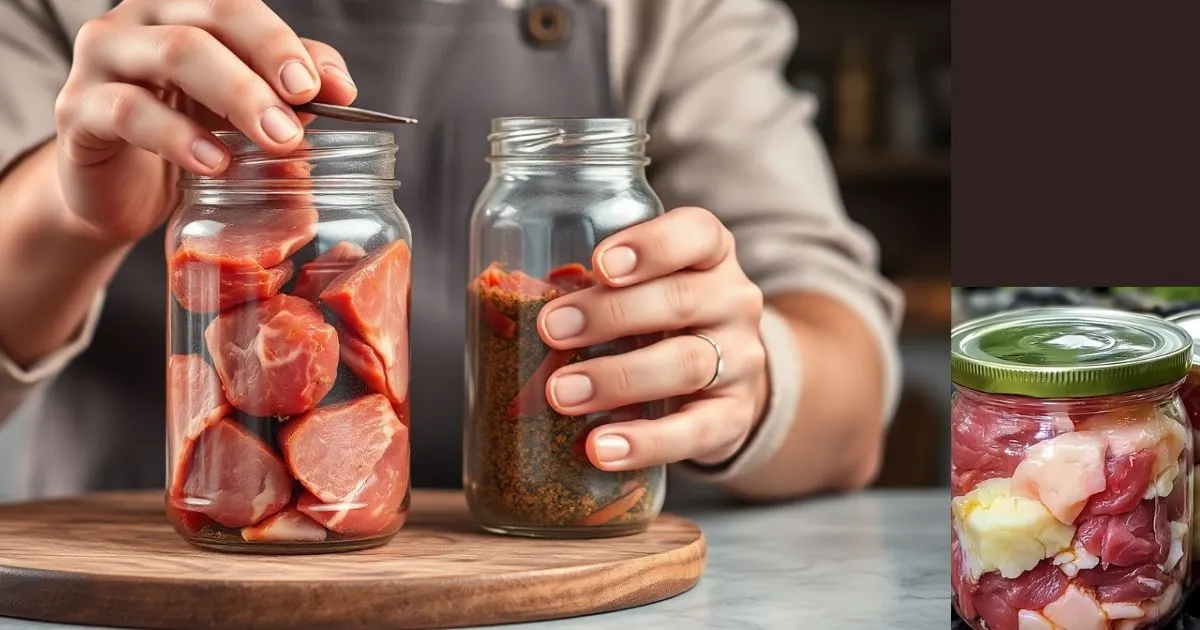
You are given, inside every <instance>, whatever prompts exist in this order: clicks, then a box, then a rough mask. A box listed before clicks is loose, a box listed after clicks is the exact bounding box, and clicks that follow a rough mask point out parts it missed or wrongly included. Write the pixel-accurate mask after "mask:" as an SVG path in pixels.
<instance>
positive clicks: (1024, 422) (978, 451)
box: [950, 405, 1055, 496]
mask: <svg viewBox="0 0 1200 630" xmlns="http://www.w3.org/2000/svg"><path fill="white" fill-rule="evenodd" d="M1027 414H1028V415H1027ZM1042 415H1044V414H1042ZM1038 416H1039V412H1038V411H1036V410H1033V411H1032V412H1029V411H1028V410H1023V409H1015V410H1014V409H998V408H992V407H984V406H982V405H979V406H970V407H968V406H966V405H958V406H956V408H955V417H954V421H953V422H952V423H951V429H950V485H951V494H953V495H954V496H958V495H961V494H965V493H967V492H970V491H971V489H972V488H974V487H975V486H976V485H977V484H978V483H980V482H982V481H986V480H988V479H993V478H1003V477H1011V476H1012V474H1013V471H1015V470H1016V469H1017V465H1018V464H1020V463H1021V459H1022V458H1023V457H1024V456H1025V449H1027V448H1029V447H1030V446H1032V445H1034V444H1036V443H1038V442H1041V441H1043V440H1048V439H1050V438H1051V437H1054V435H1055V430H1054V428H1053V426H1051V425H1048V424H1047V423H1045V422H1040V421H1039V420H1038V419H1037V418H1038Z"/></svg>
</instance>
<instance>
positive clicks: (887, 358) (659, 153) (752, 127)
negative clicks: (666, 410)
mask: <svg viewBox="0 0 1200 630" xmlns="http://www.w3.org/2000/svg"><path fill="white" fill-rule="evenodd" d="M609 9H610V14H611V16H612V23H613V28H614V30H613V34H612V44H613V45H612V48H611V51H610V55H611V56H612V58H613V68H614V76H613V81H614V84H615V86H616V90H617V96H618V99H619V100H620V101H621V102H623V103H624V104H625V107H626V109H627V112H628V114H629V115H631V116H635V117H643V118H646V119H648V120H649V127H650V133H651V140H650V145H649V146H650V153H651V159H652V160H653V161H654V162H653V164H652V166H651V168H652V184H653V186H654V189H655V190H656V191H657V192H658V194H659V195H660V196H661V197H662V199H663V202H664V203H665V204H666V205H667V207H668V208H670V207H675V206H680V205H698V206H702V207H705V208H708V209H709V210H711V211H712V212H714V213H715V214H716V215H717V216H719V217H720V218H721V220H722V221H723V222H724V223H725V225H726V226H727V227H728V228H729V229H730V231H732V232H733V234H734V236H735V238H736V241H737V256H738V261H739V262H740V263H741V265H742V267H743V269H745V271H746V274H747V275H748V276H749V277H750V279H751V280H753V281H754V282H755V283H757V284H758V286H759V287H760V288H761V289H762V290H763V293H764V294H765V295H766V296H767V297H768V299H769V298H770V297H771V296H774V295H780V294H783V293H789V292H808V293H820V294H823V295H827V296H829V297H832V298H834V299H836V300H839V301H840V302H841V303H843V304H845V305H846V306H848V307H849V308H850V309H851V310H852V311H853V312H854V313H856V314H857V315H858V317H860V318H861V319H862V321H863V322H864V323H865V324H866V325H867V327H868V328H869V329H870V331H871V333H872V334H873V336H874V338H875V340H876V343H877V345H878V348H879V356H880V361H881V362H882V364H883V366H884V378H885V379H886V380H885V417H886V418H887V419H888V420H889V421H890V418H891V417H892V415H893V414H894V411H895V407H896V403H897V400H898V398H899V389H900V362H899V358H898V352H897V342H896V335H897V331H898V328H899V324H900V317H901V313H902V307H903V302H902V297H901V294H900V292H899V291H898V290H897V289H896V288H895V287H894V286H892V285H891V284H889V283H888V282H887V281H885V280H884V279H883V278H882V277H881V276H880V275H879V273H878V270H877V269H878V252H877V245H876V243H875V241H874V239H873V238H872V237H871V236H870V235H869V234H868V233H866V232H865V231H864V230H863V229H862V228H861V227H860V226H858V225H856V224H855V223H853V222H851V221H850V220H849V218H848V217H847V216H846V213H845V211H844V210H843V208H842V204H841V200H840V198H839V195H838V192H837V184H836V180H835V178H834V173H833V171H832V168H831V166H830V163H829V160H828V158H827V156H826V154H825V151H824V148H823V146H822V143H821V140H820V137H819V135H818V134H817V132H816V131H815V129H814V127H813V125H812V116H813V114H814V112H815V104H814V103H813V102H812V101H811V100H810V99H809V98H806V96H805V95H803V94H800V93H798V92H796V91H795V90H793V89H792V88H791V87H790V86H789V85H788V84H787V83H786V81H785V79H784V77H783V72H782V71H783V67H784V65H785V64H786V62H787V60H788V57H789V56H790V54H791V52H792V49H793V47H794V45H795V39H796V28H795V23H794V20H793V17H792V15H791V13H790V11H788V10H787V9H786V8H785V7H784V6H782V5H781V4H779V3H778V2H774V1H771V0H656V2H653V3H640V2H637V1H636V0H610V2H609ZM761 333H762V339H763V342H764V345H765V346H766V350H767V360H768V367H769V370H770V378H771V387H772V390H773V395H772V399H771V401H770V403H769V408H768V411H767V416H766V418H765V419H764V421H763V424H762V425H761V428H760V429H759V431H758V432H757V433H756V434H755V436H754V437H753V439H752V440H751V441H750V442H749V443H748V444H747V445H746V447H745V449H744V450H743V451H742V453H741V454H739V456H738V457H737V458H735V460H734V461H733V462H732V463H731V464H730V465H729V466H728V467H726V468H724V469H723V470H719V471H705V472H704V473H703V474H704V476H706V477H707V478H708V479H710V480H713V481H726V480H729V479H731V478H734V477H736V476H738V475H741V474H744V473H747V472H750V471H752V470H753V469H754V468H755V467H756V466H759V465H761V464H763V463H765V461H766V460H767V459H769V458H770V457H771V456H772V455H773V454H774V453H775V452H776V449H777V448H778V446H779V445H780V444H781V443H782V440H783V438H784V436H786V435H787V434H788V431H789V430H790V429H791V428H792V426H793V423H794V422H803V421H804V419H803V418H794V415H795V413H794V412H795V409H796V407H797V404H798V402H799V400H800V398H801V397H802V396H803V382H804V378H803V374H801V373H800V370H799V366H800V361H799V359H798V357H796V356H794V355H795V353H796V344H795V343H794V340H793V338H792V334H791V331H790V330H789V328H788V326H787V325H786V323H785V322H784V321H783V320H782V318H781V317H780V316H779V315H778V314H777V313H774V312H771V311H770V310H769V309H768V312H767V314H766V315H765V316H764V318H763V322H762V326H761ZM694 472H697V474H700V473H699V471H694Z"/></svg>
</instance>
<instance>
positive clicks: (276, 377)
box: [204, 294, 338, 416]
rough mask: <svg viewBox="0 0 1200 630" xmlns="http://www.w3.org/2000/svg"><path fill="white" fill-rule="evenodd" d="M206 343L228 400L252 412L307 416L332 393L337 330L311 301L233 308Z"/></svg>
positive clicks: (280, 299) (286, 299)
mask: <svg viewBox="0 0 1200 630" xmlns="http://www.w3.org/2000/svg"><path fill="white" fill-rule="evenodd" d="M204 340H205V342H206V343H207V344H208V351H209V353H210V354H212V357H213V362H214V363H215V364H216V367H217V375H218V376H220V378H221V385H222V386H223V387H224V389H225V395H226V397H228V399H229V402H231V403H232V404H233V406H234V407H237V408H238V409H241V410H242V411H245V412H246V413H248V414H251V415H255V416H272V415H278V416H291V415H296V414H300V413H304V412H305V411H308V410H309V409H312V408H313V407H315V406H316V404H317V403H318V402H319V401H320V400H321V399H322V398H323V397H324V396H325V394H328V393H329V390H331V389H333V384H334V380H335V378H336V372H337V360H338V343H337V332H336V331H335V330H334V328H333V326H330V325H329V324H326V323H325V320H324V318H323V317H322V316H321V311H320V309H318V308H317V307H316V306H315V305H313V304H312V303H311V302H308V301H307V300H303V299H300V298H298V297H293V296H290V295H282V294H281V295H276V296H275V297H272V298H271V299H269V300H267V301H265V302H253V303H250V304H243V305H241V306H237V307H234V308H232V309H230V310H228V311H225V312H224V313H222V314H220V315H218V316H217V318H216V319H214V320H213V322H212V323H211V324H209V326H208V329H207V330H205V332H204Z"/></svg>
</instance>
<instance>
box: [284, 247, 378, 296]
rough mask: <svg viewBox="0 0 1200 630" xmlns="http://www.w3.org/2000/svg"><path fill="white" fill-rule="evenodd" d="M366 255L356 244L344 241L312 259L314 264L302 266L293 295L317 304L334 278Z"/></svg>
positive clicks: (309, 263)
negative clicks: (319, 297)
mask: <svg viewBox="0 0 1200 630" xmlns="http://www.w3.org/2000/svg"><path fill="white" fill-rule="evenodd" d="M366 255H367V252H366V251H365V250H363V248H361V247H359V246H358V245H355V244H354V243H350V242H347V241H342V242H340V243H338V244H337V245H334V246H333V247H331V248H329V251H327V252H325V253H324V254H321V255H320V256H317V257H316V258H314V259H312V262H308V263H305V264H303V265H301V266H300V275H299V276H297V278H296V288H294V289H292V295H295V296H296V297H302V298H304V299H306V300H308V301H309V302H316V301H317V298H318V296H320V295H321V291H323V290H325V287H326V286H328V285H329V283H330V282H333V280H334V278H337V277H338V276H339V275H341V274H342V273H343V272H345V271H346V270H348V269H350V268H351V267H353V266H354V263H356V262H358V261H359V260H362V259H363V258H364V257H366Z"/></svg>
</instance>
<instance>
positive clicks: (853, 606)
mask: <svg viewBox="0 0 1200 630" xmlns="http://www.w3.org/2000/svg"><path fill="white" fill-rule="evenodd" d="M947 497H948V492H947V491H946V490H928V491H878V490H877V491H870V492H864V493H859V494H852V495H847V496H829V497H817V498H812V499H808V500H805V501H801V502H798V503H793V504H788V505H775V506H765V507H760V506H735V505H731V504H728V503H727V502H726V501H725V500H724V499H720V498H716V497H697V496H684V497H680V496H676V495H674V494H673V493H672V496H671V500H669V502H668V506H667V507H668V509H670V510H671V511H673V512H675V513H677V514H682V515H684V516H687V517H689V518H691V519H693V520H695V521H696V522H697V523H698V524H699V525H700V527H701V528H702V529H703V530H704V533H705V535H706V536H707V537H708V566H707V569H706V571H705V574H704V577H703V578H702V579H701V580H700V582H699V584H697V585H696V586H695V588H693V589H692V590H690V591H688V592H687V593H684V594H682V595H679V596H678V597H675V598H672V599H668V600H666V601H663V602H659V603H657V604H651V605H648V606H642V607H640V608H634V609H630V610H623V611H617V612H612V613H605V614H601V615H593V616H590V617H581V618H575V619H564V620H559V621H547V622H540V623H530V624H514V625H506V626H498V627H496V628H497V630H601V629H611V628H622V627H623V628H637V629H638V630H655V629H658V628H663V629H675V628H687V629H689V630H691V629H696V630H703V629H712V630H735V629H736V630H742V629H758V628H763V629H772V630H773V629H776V628H778V629H780V630H783V629H787V630H794V629H796V628H822V630H843V629H847V630H849V629H858V628H863V629H876V628H912V629H914V630H916V629H925V628H946V627H948V626H949V623H950V588H949V583H950V562H949V533H948V532H949V525H948V522H949V513H948V512H949V509H948V507H947ZM80 628H84V626H68V625H60V624H50V623H40V622H33V621H24V620H18V619H8V618H2V617H0V630H78V629H80Z"/></svg>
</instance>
